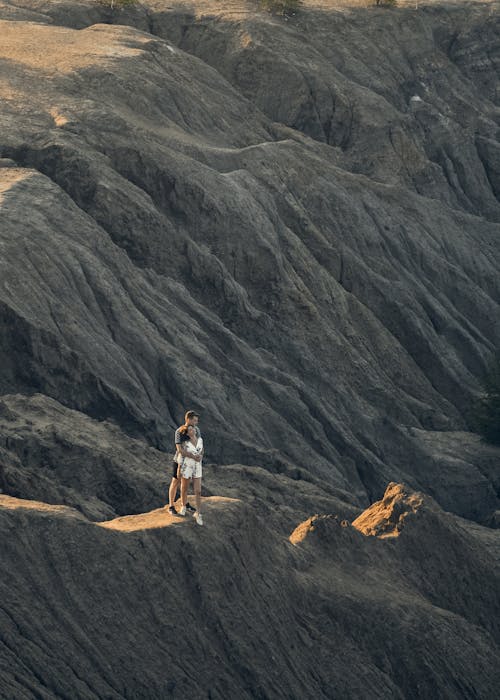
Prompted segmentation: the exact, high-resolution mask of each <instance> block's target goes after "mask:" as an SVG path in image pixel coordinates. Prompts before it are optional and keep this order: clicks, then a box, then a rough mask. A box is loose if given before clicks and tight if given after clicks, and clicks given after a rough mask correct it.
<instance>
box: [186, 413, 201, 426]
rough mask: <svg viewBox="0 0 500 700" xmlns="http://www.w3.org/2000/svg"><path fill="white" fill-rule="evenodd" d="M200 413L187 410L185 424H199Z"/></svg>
mask: <svg viewBox="0 0 500 700" xmlns="http://www.w3.org/2000/svg"><path fill="white" fill-rule="evenodd" d="M198 418H199V416H198V414H197V413H195V412H194V411H187V412H186V415H185V416H184V424H185V425H198Z"/></svg>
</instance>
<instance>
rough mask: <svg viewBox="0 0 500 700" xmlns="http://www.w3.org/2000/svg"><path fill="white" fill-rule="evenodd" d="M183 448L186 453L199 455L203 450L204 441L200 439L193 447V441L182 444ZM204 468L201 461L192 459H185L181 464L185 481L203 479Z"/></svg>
mask: <svg viewBox="0 0 500 700" xmlns="http://www.w3.org/2000/svg"><path fill="white" fill-rule="evenodd" d="M182 447H183V448H184V450H185V451H186V452H188V453H189V454H192V455H199V454H201V452H202V450H203V440H202V438H201V437H199V438H198V440H197V442H196V445H193V443H192V442H191V440H187V442H183V443H182ZM201 473H202V468H201V461H200V462H197V461H196V460H195V459H193V458H192V457H183V458H182V462H181V476H183V477H184V478H185V479H191V478H195V479H199V478H200V477H201Z"/></svg>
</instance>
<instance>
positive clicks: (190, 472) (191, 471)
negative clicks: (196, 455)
mask: <svg viewBox="0 0 500 700" xmlns="http://www.w3.org/2000/svg"><path fill="white" fill-rule="evenodd" d="M201 473H202V468H201V462H197V461H196V460H195V459H190V458H189V457H184V461H183V462H182V464H181V476H183V477H184V478H185V479H192V478H193V479H200V478H201Z"/></svg>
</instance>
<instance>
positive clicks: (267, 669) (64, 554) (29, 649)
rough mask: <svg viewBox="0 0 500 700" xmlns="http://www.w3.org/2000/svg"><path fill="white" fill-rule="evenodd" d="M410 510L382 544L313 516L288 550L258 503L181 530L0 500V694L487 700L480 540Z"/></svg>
mask: <svg viewBox="0 0 500 700" xmlns="http://www.w3.org/2000/svg"><path fill="white" fill-rule="evenodd" d="M398 488H399V489H401V487H398ZM394 490H396V494H394ZM407 493H408V496H405V497H404V499H403V502H408V501H411V500H415V496H413V495H412V494H411V493H409V492H407ZM384 500H387V501H389V500H391V501H392V504H393V507H394V505H395V504H396V502H397V500H398V493H397V489H393V492H392V493H390V492H389V491H388V493H387V494H386V496H385V499H384ZM417 500H418V501H419V502H420V503H421V507H417V508H415V509H412V513H411V515H409V516H408V518H407V519H406V520H405V525H404V528H403V529H402V530H401V531H400V532H399V535H398V536H397V537H393V538H389V539H387V538H385V539H380V538H377V537H369V536H365V535H363V534H361V533H360V532H359V531H358V530H357V529H355V528H354V527H349V526H347V527H345V526H342V524H341V523H340V522H339V521H338V520H336V519H335V518H329V519H328V518H323V519H316V520H315V523H316V524H315V525H313V526H312V527H309V528H307V526H305V528H304V527H303V528H302V529H305V530H306V533H305V535H304V536H303V537H302V538H300V539H298V540H297V539H295V543H294V544H292V543H289V542H288V541H287V540H286V538H285V536H284V534H285V533H284V532H283V522H282V520H281V519H280V516H279V514H278V513H277V512H276V510H275V509H274V508H271V507H269V506H266V505H265V502H264V501H261V504H262V507H263V508H265V511H263V512H261V513H259V512H258V511H257V510H256V509H255V508H253V507H251V506H250V505H249V504H248V503H245V502H244V501H240V500H234V499H227V498H211V499H207V501H206V503H205V507H206V521H207V526H206V527H205V528H199V527H198V526H196V525H195V524H194V521H192V522H186V521H182V519H177V520H176V519H175V518H173V517H172V516H169V515H168V514H167V513H166V511H165V510H155V511H152V512H150V513H145V514H143V515H135V516H128V517H122V518H118V519H116V520H112V521H108V522H106V523H103V524H101V525H99V524H96V523H91V522H89V521H87V520H86V519H85V518H84V517H83V516H81V515H79V514H78V513H77V512H76V511H74V510H72V509H70V508H67V507H62V506H47V505H46V504H43V503H37V502H34V501H22V500H19V499H14V498H12V497H8V496H0V531H1V533H2V539H3V538H4V533H5V535H7V536H6V537H5V546H3V547H2V562H1V563H2V571H5V570H7V571H9V572H10V575H9V579H8V580H7V579H6V578H5V577H3V576H2V577H0V616H1V617H0V619H1V630H2V642H3V646H2V660H3V661H4V663H3V665H2V666H0V682H1V683H2V688H3V693H4V696H5V697H9V698H21V697H33V696H37V697H43V698H53V697H61V696H62V697H64V696H70V697H72V698H87V697H99V698H101V697H108V698H134V697H145V698H168V697H182V696H185V695H189V696H191V697H194V698H206V697H211V698H214V699H219V698H221V699H222V698H228V697H242V698H255V697H259V698H270V697H273V698H290V697H324V698H331V697H342V698H347V699H350V698H353V699H354V698H356V699H357V698H366V699H367V700H368V699H370V700H371V699H373V698H384V699H386V698H398V699H400V698H422V699H423V698H429V697H443V698H458V697H464V698H468V697H475V698H487V699H489V700H490V699H492V698H494V697H495V692H496V689H497V688H498V683H499V682H500V677H499V668H500V666H499V663H498V662H499V658H500V657H499V653H498V646H497V645H498V641H499V630H498V620H499V619H500V616H499V612H500V609H499V607H500V606H499V599H498V589H499V583H500V581H499V576H498V573H499V572H498V567H497V568H495V565H494V561H493V557H492V551H491V550H490V544H489V541H488V539H487V535H488V533H489V532H491V533H492V532H493V531H488V530H486V529H485V528H480V527H479V526H475V527H476V528H477V532H476V531H474V530H471V529H470V526H469V525H468V524H467V523H466V522H465V521H462V520H460V519H458V518H455V517H454V516H451V515H449V514H445V513H443V511H441V510H440V509H439V508H438V507H437V506H436V505H435V504H434V503H433V502H432V501H431V500H429V499H426V498H423V497H419V498H418V499H417ZM388 508H389V509H390V506H389V505H388ZM375 509H376V507H375ZM413 511H414V512H413ZM362 517H364V516H362ZM371 517H372V518H373V517H375V515H374V513H373V509H372V513H371ZM385 517H386V514H384V513H382V512H380V513H379V520H380V519H383V518H385ZM191 520H192V519H191ZM382 529H383V528H382ZM292 539H293V537H292ZM214 562H216V563H217V565H216V566H214ZM458 572H459V575H460V581H459V582H458V581H457V574H458ZM458 584H459V585H458Z"/></svg>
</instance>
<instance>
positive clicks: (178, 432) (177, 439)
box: [175, 425, 201, 445]
mask: <svg viewBox="0 0 500 700" xmlns="http://www.w3.org/2000/svg"><path fill="white" fill-rule="evenodd" d="M183 427H184V426H183V425H181V426H179V427H178V428H177V430H176V431H175V444H176V445H180V444H181V443H183V442H186V440H189V437H188V435H187V433H186V436H185V437H183V436H182V435H181V428H183ZM194 430H195V433H196V437H197V438H199V437H201V433H200V429H199V428H198V426H197V425H195V426H194Z"/></svg>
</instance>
